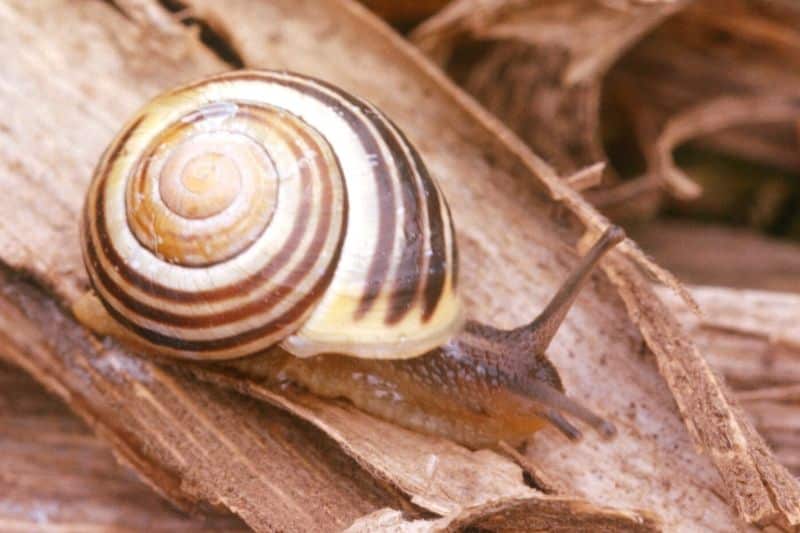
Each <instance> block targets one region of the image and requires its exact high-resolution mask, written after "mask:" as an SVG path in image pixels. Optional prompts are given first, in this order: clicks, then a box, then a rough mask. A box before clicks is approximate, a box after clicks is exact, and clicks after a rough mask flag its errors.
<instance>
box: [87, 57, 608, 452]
mask: <svg viewBox="0 0 800 533" xmlns="http://www.w3.org/2000/svg"><path fill="white" fill-rule="evenodd" d="M81 238H82V247H83V255H84V262H85V265H86V268H87V272H88V275H89V281H90V283H91V285H92V290H91V291H89V292H88V293H87V294H86V296H85V297H84V298H83V299H81V300H79V301H78V302H77V303H76V304H75V306H74V310H75V314H76V316H77V317H78V318H79V320H81V321H82V322H83V323H84V324H86V325H87V326H89V327H90V328H91V329H93V330H94V331H95V332H97V333H99V334H104V335H113V336H115V337H117V338H119V339H120V340H122V341H123V342H126V343H128V344H129V345H131V346H132V347H134V348H136V349H138V350H139V351H141V352H144V353H147V354H152V355H156V356H166V357H174V358H181V359H190V360H199V361H223V362H224V363H223V364H226V365H233V366H237V367H238V368H239V369H240V370H245V371H247V372H250V373H252V374H253V375H257V376H260V377H265V378H270V379H275V380H277V379H284V378H286V377H287V376H288V378H289V379H291V380H292V381H294V382H297V383H299V384H301V385H304V386H306V387H308V388H309V389H310V390H311V391H312V392H315V393H317V394H320V395H322V396H329V397H346V398H349V399H350V400H351V401H353V403H355V404H356V405H357V406H358V407H360V408H362V409H364V410H365V411H368V412H371V413H374V414H377V415H378V416H382V417H384V418H387V419H390V420H393V421H396V422H398V423H400V424H402V425H405V426H407V427H412V428H413V429H418V430H421V431H425V432H428V433H435V434H443V435H446V436H449V437H450V438H453V439H454V440H458V441H460V442H464V443H465V444H469V445H473V446H481V445H485V444H487V443H491V442H493V441H496V440H499V439H500V438H504V439H507V440H508V439H510V440H518V439H515V438H514V437H520V436H525V435H527V434H529V433H530V432H532V431H533V430H535V429H537V428H538V427H540V426H541V425H542V424H543V421H544V420H549V421H550V422H552V423H554V424H555V425H556V426H557V427H559V428H560V429H562V431H564V432H565V433H567V434H568V435H570V436H576V435H578V434H579V433H578V430H577V429H576V428H574V427H573V426H571V425H570V424H569V423H568V422H567V421H566V420H565V419H564V418H563V417H562V416H561V415H560V414H559V411H565V412H569V413H571V414H572V415H574V416H577V417H579V418H582V419H583V420H585V421H587V422H589V423H591V424H593V425H594V426H595V427H598V428H600V429H601V430H605V431H606V432H609V431H610V430H609V427H610V426H608V425H607V423H605V422H604V421H602V420H601V419H599V418H598V417H596V416H595V415H592V414H591V413H589V412H588V411H587V410H586V409H584V408H582V407H580V406H579V405H577V404H575V403H574V402H572V401H570V400H569V399H568V398H566V397H565V396H563V394H562V392H563V387H562V386H561V381H560V379H559V378H558V374H557V372H556V370H555V368H554V367H553V366H552V365H551V364H550V363H549V361H548V360H547V358H546V357H545V356H544V350H545V348H546V347H547V344H549V340H550V339H551V338H552V336H553V335H554V334H555V330H556V329H557V327H558V324H560V322H561V320H563V316H564V314H565V313H566V310H568V308H569V306H570V304H571V301H572V299H573V298H574V296H575V294H577V291H578V289H579V288H580V285H581V284H582V282H583V280H585V279H586V277H587V276H588V274H589V272H590V271H591V269H592V267H593V265H594V264H595V263H596V262H597V261H598V260H599V259H600V257H601V256H602V254H603V253H604V252H605V251H607V250H608V249H609V248H610V247H611V246H613V244H614V243H616V242H618V241H619V240H620V239H621V234H620V233H619V232H617V231H616V230H614V231H611V232H608V234H607V235H606V236H604V238H603V239H601V241H600V242H599V243H598V244H597V245H596V246H595V248H594V249H593V252H590V254H588V255H587V256H586V258H584V261H583V262H582V264H581V266H580V267H579V269H578V270H577V271H576V273H575V274H574V275H573V276H572V278H570V279H571V280H572V282H573V283H572V286H571V289H570V290H569V291H567V292H564V290H565V289H562V291H561V292H560V293H559V294H561V293H562V292H564V294H563V295H562V296H561V297H559V296H558V295H557V296H556V298H555V299H554V301H553V302H551V305H550V306H549V307H548V309H550V311H549V315H547V313H548V311H547V309H546V310H545V312H544V313H543V314H542V315H540V317H539V318H537V320H535V321H534V322H532V323H531V324H529V325H527V326H524V327H522V328H517V329H515V330H510V331H504V330H499V329H495V328H492V327H491V326H487V325H482V324H478V323H474V322H467V323H466V324H465V321H464V315H465V313H464V310H463V304H462V302H461V300H460V299H459V297H458V292H457V277H458V255H457V248H456V238H455V232H454V229H453V221H452V217H451V215H450V210H449V207H448V205H447V202H446V200H445V198H444V196H443V194H442V193H441V191H440V190H439V187H438V186H437V184H436V182H435V180H434V179H433V178H432V177H431V176H430V174H429V173H428V171H427V169H426V167H425V165H424V163H423V161H422V159H421V157H420V156H419V154H418V153H417V151H416V150H415V149H414V147H413V146H412V145H411V144H410V143H409V142H408V140H407V139H406V138H405V136H404V135H403V133H402V132H401V131H400V130H399V128H397V126H395V125H394V124H393V123H392V122H391V120H389V119H388V118H387V117H386V116H385V115H384V114H383V113H381V112H380V111H379V110H377V109H376V108H374V107H373V106H371V105H370V104H367V103H365V102H364V101H362V100H360V99H357V98H356V97H354V96H351V95H349V94H347V93H345V92H344V91H342V90H340V89H337V88H335V87H333V86H331V85H329V84H326V83H324V82H321V81H319V80H314V79H312V78H308V77H305V76H300V75H297V74H290V73H285V72H272V71H238V72H231V73H226V74H222V75H219V76H215V77H212V78H208V79H205V80H201V81H199V82H197V83H193V84H191V85H187V86H184V87H181V88H178V89H176V90H173V91H170V92H167V93H165V94H162V95H160V96H158V97H156V98H155V99H154V100H153V101H151V102H150V103H149V104H148V105H147V106H146V107H145V108H143V109H142V110H141V111H140V112H139V113H138V114H137V115H136V116H135V117H134V118H133V119H132V120H131V121H130V122H129V123H128V125H127V126H126V127H125V128H124V129H123V130H122V132H121V133H120V134H119V135H118V136H117V138H116V139H115V140H114V141H113V142H112V144H111V145H110V146H109V148H108V149H107V150H106V152H105V153H104V155H103V157H102V158H101V161H100V163H99V165H98V167H97V169H96V172H95V175H94V178H93V180H92V183H91V185H90V188H89V191H88V194H87V199H86V203H85V207H84V213H83V219H82V231H81ZM568 284H569V282H568ZM568 284H567V285H568ZM567 285H565V287H566V286H567ZM546 315H547V316H546ZM465 421H466V422H465ZM604 424H606V425H605V426H604ZM459 428H461V429H459ZM464 428H466V429H464Z"/></svg>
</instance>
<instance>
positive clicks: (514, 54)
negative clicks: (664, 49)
mask: <svg viewBox="0 0 800 533" xmlns="http://www.w3.org/2000/svg"><path fill="white" fill-rule="evenodd" d="M687 3H688V2H686V1H678V2H674V1H656V2H648V3H634V2H625V3H621V4H619V5H617V4H614V5H612V4H609V3H608V2H604V1H599V0H598V1H590V2H586V1H583V0H569V1H566V2H555V3H554V2H537V1H524V2H518V1H514V0H490V1H488V2H487V1H480V0H456V1H454V2H452V3H450V4H449V5H448V6H447V7H446V8H445V9H443V10H442V11H441V12H439V13H438V14H437V15H435V16H434V17H431V18H430V19H428V20H427V21H426V22H425V23H423V24H422V25H421V26H420V27H419V28H417V29H416V30H415V31H414V33H413V34H412V40H413V41H414V42H415V43H416V44H417V45H418V46H419V47H420V48H421V49H422V50H424V51H425V52H426V53H427V54H428V55H430V56H431V57H434V58H436V60H437V61H438V62H440V63H441V64H442V65H444V66H446V67H447V68H448V70H449V71H450V72H451V74H453V76H454V77H455V79H456V80H457V81H458V82H459V84H460V85H462V86H463V87H464V88H465V89H466V90H467V91H468V92H470V93H471V94H473V95H475V96H476V97H477V98H478V100H479V101H480V102H481V103H482V104H484V105H485V106H486V107H487V108H488V109H489V110H490V111H492V112H493V113H494V114H495V115H497V116H498V117H499V118H500V119H502V120H503V122H504V123H506V124H507V125H509V126H510V127H511V128H512V129H513V130H514V131H515V132H516V133H517V134H518V135H520V137H522V139H524V140H525V141H526V142H527V143H528V144H529V145H530V146H531V147H532V148H533V150H534V151H535V152H536V153H537V154H541V155H542V156H543V157H544V159H545V160H546V161H547V162H548V163H550V164H551V165H553V166H554V167H555V168H556V170H557V171H558V172H559V173H561V174H567V173H573V172H576V171H577V170H578V169H579V168H581V167H583V166H586V165H588V164H590V163H593V162H595V161H599V160H604V159H605V155H604V151H603V148H602V144H601V139H600V137H599V111H600V96H601V94H600V93H601V82H602V78H603V76H604V74H605V73H606V71H607V70H608V69H609V68H610V66H611V65H612V63H613V62H614V61H616V60H617V59H618V58H619V56H620V55H621V54H622V53H623V52H624V51H625V50H626V49H627V48H628V47H629V46H631V44H633V43H635V42H636V41H637V40H638V39H639V38H640V37H641V36H642V35H644V34H645V33H646V32H647V31H649V30H650V29H651V28H653V27H654V26H655V25H656V24H658V23H659V22H661V21H662V20H664V19H665V18H666V17H668V16H669V15H671V14H673V13H675V12H677V11H679V10H680V9H682V8H683V7H684V6H685V5H687Z"/></svg>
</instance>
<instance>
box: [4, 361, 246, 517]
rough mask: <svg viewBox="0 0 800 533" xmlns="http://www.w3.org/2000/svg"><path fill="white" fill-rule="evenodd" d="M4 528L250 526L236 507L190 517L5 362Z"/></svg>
mask: <svg viewBox="0 0 800 533" xmlns="http://www.w3.org/2000/svg"><path fill="white" fill-rule="evenodd" d="M0 495H2V498H1V500H0V530H2V531H33V530H37V529H41V528H49V529H51V530H62V531H108V532H123V531H137V530H138V531H142V530H145V529H146V530H149V531H179V530H180V531H188V530H191V531H209V532H210V531H221V530H224V531H230V532H236V531H248V528H247V527H246V526H245V525H244V524H243V523H242V522H241V521H240V520H238V519H236V518H235V517H233V516H232V515H230V514H229V513H223V512H219V511H214V510H212V509H204V510H203V513H202V514H195V516H193V517H187V516H186V515H184V514H183V513H181V512H179V511H177V510H176V509H175V508H174V507H172V506H171V505H169V504H168V503H167V502H166V501H164V500H163V499H162V498H160V497H159V496H158V495H157V494H155V493H154V492H153V491H152V490H150V489H149V488H148V487H147V486H146V485H144V484H143V483H141V482H140V481H139V480H137V479H136V478H135V476H134V475H133V473H132V472H131V471H130V470H128V469H125V468H123V467H121V466H120V465H119V464H118V463H117V461H115V459H114V456H113V455H112V454H111V452H110V451H109V448H108V445H107V444H106V443H105V442H103V441H102V440H101V439H99V438H97V437H96V436H94V434H93V433H92V432H91V430H90V429H89V428H88V427H87V426H86V425H85V424H84V423H83V422H82V421H81V420H80V419H79V418H77V417H76V416H75V415H74V414H73V413H72V412H71V411H70V410H69V409H68V408H67V406H66V405H64V404H63V403H62V402H60V401H58V400H57V399H55V398H54V397H53V396H51V395H49V394H47V393H46V392H45V391H44V389H43V388H42V387H41V386H40V385H39V384H38V383H36V382H35V381H34V380H33V379H32V378H31V377H30V376H29V375H28V374H27V373H25V372H23V371H22V370H20V369H19V368H15V367H12V366H9V365H8V364H6V363H2V362H0Z"/></svg>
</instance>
